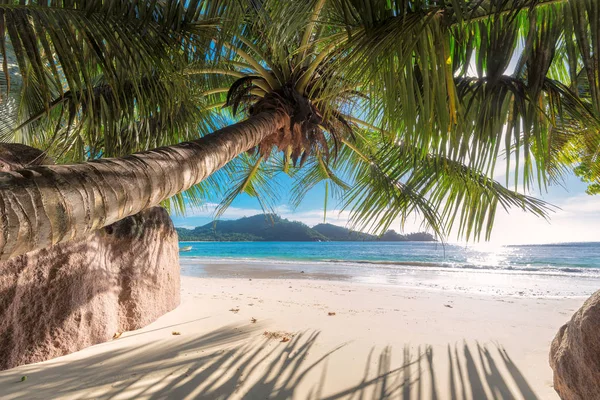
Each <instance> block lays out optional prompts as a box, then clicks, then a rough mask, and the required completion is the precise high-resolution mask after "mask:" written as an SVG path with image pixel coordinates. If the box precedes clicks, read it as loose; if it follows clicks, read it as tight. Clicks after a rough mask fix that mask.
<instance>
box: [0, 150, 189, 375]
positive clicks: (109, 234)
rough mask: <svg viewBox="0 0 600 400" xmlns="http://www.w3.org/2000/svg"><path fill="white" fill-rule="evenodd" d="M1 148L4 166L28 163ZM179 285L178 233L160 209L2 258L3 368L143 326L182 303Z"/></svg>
mask: <svg viewBox="0 0 600 400" xmlns="http://www.w3.org/2000/svg"><path fill="white" fill-rule="evenodd" d="M4 146H5V145H4ZM2 147H3V146H2V145H0V170H1V169H16V168H18V167H21V166H23V165H24V164H29V163H28V161H31V160H24V159H23V158H20V159H19V158H18V157H17V158H15V157H14V154H15V153H14V152H13V153H12V154H9V152H8V151H4V152H3V151H2ZM10 150H18V151H17V153H18V154H20V155H21V156H24V155H26V156H27V158H32V157H33V159H35V163H40V162H41V160H42V157H39V156H40V154H38V153H35V151H26V152H22V151H21V150H22V149H21V148H15V147H12V148H11V149H10ZM40 153H41V152H40ZM47 161H48V160H46V162H47ZM179 289H180V282H179V246H178V240H177V232H176V231H175V228H174V227H173V223H172V221H171V219H170V218H169V215H168V213H167V212H166V211H165V210H164V209H163V208H160V207H154V208H150V209H147V210H144V211H142V212H140V213H139V214H136V215H134V216H131V217H128V218H125V219H123V220H121V221H119V222H117V223H115V224H113V225H110V226H107V227H105V228H103V229H100V230H98V231H96V232H94V233H92V234H90V235H89V236H88V237H87V238H85V239H84V240H80V241H74V242H67V243H61V244H58V245H55V246H52V247H50V248H46V249H41V250H36V251H33V252H30V253H27V254H24V255H22V256H18V257H15V258H13V259H11V260H9V261H6V262H2V263H0V370H2V369H7V368H12V367H16V366H18V365H21V364H27V363H32V362H38V361H44V360H47V359H50V358H53V357H58V356H61V355H65V354H68V353H72V352H74V351H77V350H80V349H82V348H84V347H87V346H91V345H94V344H97V343H101V342H105V341H107V340H110V339H111V338H112V337H113V335H115V334H116V333H118V332H123V331H128V330H133V329H138V328H141V327H143V326H145V325H147V324H149V323H150V322H152V321H154V320H156V319H157V318H158V317H160V316H161V315H163V314H165V313H167V312H168V311H171V310H172V309H174V308H175V307H177V305H178V304H179Z"/></svg>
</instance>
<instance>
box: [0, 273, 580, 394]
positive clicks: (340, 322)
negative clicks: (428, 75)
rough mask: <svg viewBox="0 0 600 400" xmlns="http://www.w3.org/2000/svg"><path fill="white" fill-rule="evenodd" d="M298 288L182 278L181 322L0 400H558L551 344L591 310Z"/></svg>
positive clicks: (29, 370)
mask: <svg viewBox="0 0 600 400" xmlns="http://www.w3.org/2000/svg"><path fill="white" fill-rule="evenodd" d="M302 278H305V279H294V278H293V277H292V276H289V277H286V278H284V279H258V278H195V277H183V279H182V304H181V305H180V306H179V307H178V308H177V309H176V310H174V311H172V312H170V313H169V314H167V315H165V316H163V317H161V318H160V319H159V320H157V321H156V322H154V323H152V324H151V325H149V326H147V327H145V328H144V329H140V330H137V331H133V332H125V333H123V334H122V335H121V336H120V337H119V338H118V339H115V340H112V341H110V342H108V343H103V344H100V345H97V346H93V347H90V348H87V349H85V350H83V351H80V352H77V353H74V354H70V355H67V356H64V357H60V358H57V359H53V360H50V361H46V362H43V363H39V364H33V365H26V366H21V367H19V368H15V369H12V370H8V371H3V372H0V398H2V399H16V398H23V399H51V398H52V399H58V398H61V399H62V398H64V399H96V398H98V399H108V398H110V399H133V398H135V399H145V398H153V399H154V398H156V399H162V398H165V399H167V398H168V399H198V398H201V399H242V398H243V399H287V398H294V399H380V398H399V399H461V400H462V399H488V398H489V399H511V398H516V399H519V398H525V399H536V398H537V399H544V400H546V399H557V398H558V396H557V395H556V394H555V392H554V390H553V388H552V371H551V369H550V367H549V366H548V351H549V347H550V342H551V340H552V338H553V337H554V335H555V333H556V331H557V330H558V328H559V327H560V326H561V325H562V324H563V323H564V322H566V321H567V320H568V319H569V318H570V316H571V315H572V313H573V312H574V311H575V310H576V309H577V308H579V306H580V305H581V304H582V303H583V301H584V298H583V297H571V298H556V297H553V298H544V297H543V296H536V297H527V296H498V295H493V294H485V295H481V294H473V293H465V292H459V291H449V290H432V289H424V288H406V287H397V286H390V285H378V284H367V283H354V282H336V281H325V280H317V279H306V278H307V277H306V276H302ZM23 376H26V377H27V378H26V380H25V381H21V378H22V377H23Z"/></svg>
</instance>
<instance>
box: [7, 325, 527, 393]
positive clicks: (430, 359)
mask: <svg viewBox="0 0 600 400" xmlns="http://www.w3.org/2000/svg"><path fill="white" fill-rule="evenodd" d="M261 334H262V329H261V326H260V324H252V325H230V326H225V327H222V328H220V329H217V330H215V331H212V332H210V333H207V334H204V335H201V336H196V337H193V338H185V337H177V338H170V340H169V341H167V342H164V341H158V342H152V343H150V344H144V345H138V346H131V345H130V346H128V347H126V348H123V349H120V350H116V351H110V352H108V351H106V352H101V353H99V354H96V355H94V356H91V357H88V358H84V359H79V360H75V361H70V362H66V361H64V362H60V361H59V362H55V363H53V364H52V365H50V366H46V367H45V368H42V367H41V366H40V365H35V364H34V365H29V366H25V367H21V368H19V369H18V370H15V372H14V373H11V372H12V371H6V372H5V373H2V374H1V375H0V388H2V389H1V390H2V391H3V392H4V395H5V396H7V397H6V398H9V399H10V398H28V399H34V398H48V396H51V397H53V398H58V397H61V398H88V397H90V398H100V399H111V398H115V397H118V398H151V399H184V398H190V399H214V400H217V399H229V398H232V397H236V398H244V399H291V398H307V399H310V400H317V399H319V400H334V399H363V400H366V399H402V400H411V399H419V400H425V399H427V400H429V399H431V400H442V399H452V400H467V399H477V400H479V399H483V400H485V399H494V400H496V399H498V400H501V399H502V400H504V399H516V398H525V399H532V400H534V399H537V396H536V395H535V393H534V392H533V390H532V389H531V387H530V385H529V384H528V383H527V381H526V379H525V377H524V376H523V374H522V373H521V372H520V370H519V368H518V367H517V366H516V365H515V364H514V362H513V361H512V360H511V358H510V357H509V355H508V353H507V352H506V350H505V349H503V348H502V347H499V346H494V347H492V348H490V347H488V346H485V345H480V344H478V343H475V344H468V343H466V342H464V343H461V344H453V345H450V344H449V345H448V346H447V354H443V352H442V354H441V355H438V354H434V351H433V348H432V347H431V346H427V345H425V346H416V347H410V346H405V347H404V348H403V349H402V362H401V364H399V365H398V364H396V365H397V366H395V367H394V363H393V362H392V353H393V349H392V347H390V346H388V347H385V348H383V349H382V350H380V351H376V350H375V348H373V349H371V351H370V353H369V355H368V356H367V359H366V360H364V362H365V364H364V365H365V367H364V370H363V374H362V375H363V376H362V378H361V379H358V380H356V381H354V382H351V381H349V382H345V383H344V384H346V385H347V386H346V388H345V389H342V390H337V391H334V392H331V390H329V391H328V390H327V389H326V386H327V385H326V383H327V371H328V365H327V362H328V360H329V359H330V357H332V355H334V354H335V353H336V352H337V351H338V350H340V349H341V348H342V347H343V345H340V346H338V347H334V348H332V349H329V350H327V351H324V352H323V351H322V350H319V349H318V347H319V346H317V347H315V344H316V343H317V341H318V339H319V335H320V333H319V332H316V331H313V332H303V333H299V334H296V335H295V336H294V337H293V338H292V339H291V340H290V341H289V342H286V343H280V342H278V341H272V340H271V341H269V340H267V339H263V338H261V337H262V335H261ZM257 338H258V339H257ZM125 339H127V337H125ZM131 340H134V339H133V338H132V339H131ZM309 352H310V353H312V352H315V353H317V352H318V354H320V356H318V357H317V358H316V359H313V360H311V361H307V356H308V354H309ZM438 357H443V358H444V359H443V361H444V364H445V363H447V364H445V365H444V367H443V368H444V369H445V368H446V366H447V371H443V370H442V368H440V367H438V366H437V365H436V359H437V358H438ZM311 373H312V374H313V380H314V374H319V375H320V379H318V380H317V383H316V384H314V386H313V387H312V389H310V390H309V393H308V395H306V386H305V387H304V393H303V395H302V397H300V395H299V394H298V393H297V392H296V389H297V387H298V386H299V385H300V384H301V383H303V382H305V379H306V377H307V375H308V374H311ZM444 373H445V374H447V375H446V376H447V377H448V380H447V383H448V385H447V387H446V384H445V383H444V385H443V386H442V385H440V383H439V382H438V381H439V377H440V376H442V375H440V374H444ZM22 375H27V376H28V381H27V384H26V385H25V384H23V383H20V382H18V381H19V379H18V378H20V376H22ZM305 385H308V382H305ZM36 396H39V397H36Z"/></svg>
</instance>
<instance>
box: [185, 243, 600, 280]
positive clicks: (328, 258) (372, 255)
mask: <svg viewBox="0 0 600 400" xmlns="http://www.w3.org/2000/svg"><path fill="white" fill-rule="evenodd" d="M180 245H181V247H184V246H191V247H192V249H191V251H189V252H182V253H181V256H182V257H183V258H194V259H198V260H202V261H205V262H213V261H219V262H222V261H230V262H233V261H236V262H256V261H260V262H262V263H276V264H281V263H298V262H300V263H318V264H321V265H327V264H331V265H335V264H340V263H342V264H348V265H357V266H359V265H363V266H368V265H373V266H375V265H376V266H381V267H385V266H388V267H397V266H405V267H413V268H436V269H463V270H464V269H467V270H468V269H474V270H494V271H521V272H528V273H539V274H559V275H560V274H565V275H571V274H589V275H598V276H599V277H600V242H586V243H556V244H543V245H514V246H491V245H455V244H445V245H442V244H439V243H431V242H182V243H181V244H180Z"/></svg>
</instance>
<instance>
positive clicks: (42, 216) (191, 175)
mask: <svg viewBox="0 0 600 400" xmlns="http://www.w3.org/2000/svg"><path fill="white" fill-rule="evenodd" d="M286 123H289V118H286V115H285V114H283V113H278V112H262V113H259V114H257V115H255V116H252V117H250V118H248V119H247V120H245V121H242V122H240V123H237V124H234V125H231V126H228V127H226V128H223V129H220V130H218V131H216V132H214V133H212V134H210V135H207V136H204V137H203V138H200V139H198V140H195V141H192V142H186V143H181V144H178V145H174V146H168V147H162V148H158V149H154V150H150V151H146V152H142V153H137V154H133V155H130V156H126V157H122V158H112V159H100V160H96V161H90V162H87V163H82V164H76V165H40V166H34V167H28V168H25V169H19V170H15V171H9V172H4V173H0V261H5V260H8V259H10V258H12V257H15V256H18V255H21V254H25V253H28V252H30V251H33V250H36V249H42V248H46V247H49V246H51V245H54V244H57V243H62V242H66V241H69V240H76V239H82V238H84V237H86V236H87V235H89V234H90V233H91V232H93V231H95V230H97V229H99V228H102V227H105V226H107V225H110V224H113V223H115V222H117V221H119V220H121V219H123V218H125V217H127V216H131V215H134V214H137V213H138V212H140V211H142V210H144V209H146V208H149V207H152V206H156V205H158V204H159V203H160V202H161V201H163V200H165V199H167V198H169V197H171V196H173V195H175V194H177V193H180V192H182V191H185V190H187V189H189V188H191V187H192V186H193V185H195V184H197V183H199V182H201V181H202V180H204V179H206V178H207V177H208V176H210V175H211V174H212V173H214V172H215V171H217V170H218V169H220V168H221V167H223V166H224V165H225V164H227V163H228V162H229V161H231V160H232V159H233V158H235V157H237V156H238V155H239V154H241V153H243V152H245V151H248V150H249V149H251V148H253V147H255V146H257V145H258V144H259V143H260V142H261V141H262V140H263V139H265V138H266V137H267V136H269V135H271V134H274V133H276V132H277V131H279V130H280V129H282V128H283V126H284V125H285V124H286Z"/></svg>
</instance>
